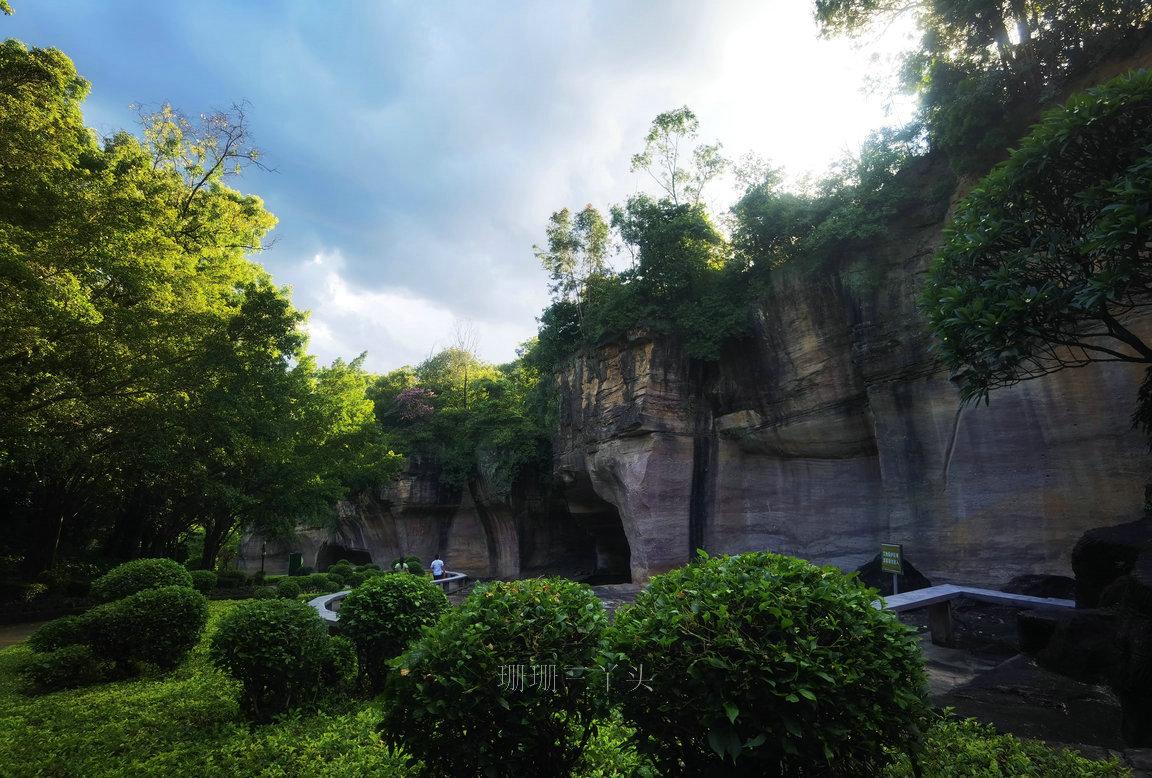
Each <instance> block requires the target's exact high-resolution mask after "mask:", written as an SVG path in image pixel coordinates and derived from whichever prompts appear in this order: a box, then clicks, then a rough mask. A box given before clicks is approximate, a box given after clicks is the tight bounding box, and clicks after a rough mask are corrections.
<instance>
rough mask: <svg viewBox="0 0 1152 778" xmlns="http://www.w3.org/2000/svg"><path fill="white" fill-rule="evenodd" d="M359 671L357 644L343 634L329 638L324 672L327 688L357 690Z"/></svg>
mask: <svg viewBox="0 0 1152 778" xmlns="http://www.w3.org/2000/svg"><path fill="white" fill-rule="evenodd" d="M358 671H359V664H358V663H357V660H356V646H355V645H354V644H353V643H352V641H351V640H349V639H348V638H346V637H344V636H343V635H333V636H332V637H331V638H329V640H328V657H327V658H326V659H325V661H324V673H323V680H324V686H325V688H328V689H331V690H333V691H347V692H350V691H353V690H355V688H356V678H357V675H358Z"/></svg>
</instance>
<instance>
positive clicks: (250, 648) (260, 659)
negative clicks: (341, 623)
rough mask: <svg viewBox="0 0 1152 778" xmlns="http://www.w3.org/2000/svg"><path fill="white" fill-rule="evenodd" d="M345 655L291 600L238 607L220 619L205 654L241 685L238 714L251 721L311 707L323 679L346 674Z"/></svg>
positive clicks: (307, 609) (300, 605) (306, 609)
mask: <svg viewBox="0 0 1152 778" xmlns="http://www.w3.org/2000/svg"><path fill="white" fill-rule="evenodd" d="M344 653H346V649H345V650H343V651H342V649H341V647H340V646H339V645H336V646H333V645H332V644H331V642H330V641H329V638H328V628H327V626H326V625H325V624H324V622H323V621H322V620H321V619H320V617H319V615H318V614H317V613H316V611H315V610H314V609H313V608H310V607H308V606H307V605H306V604H304V603H302V602H296V601H293V600H263V601H253V600H250V601H247V602H244V603H241V604H240V605H239V606H238V607H237V608H235V609H234V610H233V611H231V612H230V613H228V614H226V615H225V616H224V617H223V618H221V619H220V623H219V625H218V626H217V627H216V631H215V632H214V633H213V635H212V639H211V644H210V649H209V655H210V657H211V660H212V662H213V663H214V664H215V665H216V666H217V667H219V668H220V669H222V670H224V671H225V672H227V673H229V674H231V675H232V676H233V677H234V678H236V679H237V680H238V681H240V683H241V684H242V685H243V692H242V695H241V708H242V709H243V710H244V712H245V714H246V715H247V716H248V717H249V718H252V719H254V720H256V721H269V720H271V719H272V718H274V717H276V716H278V715H280V714H282V713H285V712H286V711H289V710H291V709H293V708H300V707H307V706H311V705H312V704H314V703H315V702H316V700H317V699H318V697H319V696H320V694H321V692H322V691H323V688H324V680H325V676H326V675H327V676H328V677H329V678H332V677H337V678H339V677H344V676H345V675H346V674H347V669H346V667H345V666H343V665H342V664H341V663H342V662H345V663H346V657H343V654H344Z"/></svg>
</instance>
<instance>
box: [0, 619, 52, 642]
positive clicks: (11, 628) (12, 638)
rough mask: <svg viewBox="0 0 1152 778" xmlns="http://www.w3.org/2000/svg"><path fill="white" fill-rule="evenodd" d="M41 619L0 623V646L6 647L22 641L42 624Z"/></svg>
mask: <svg viewBox="0 0 1152 778" xmlns="http://www.w3.org/2000/svg"><path fill="white" fill-rule="evenodd" d="M43 623H44V622H43V621H32V622H28V623H27V624H0V648H8V646H14V645H16V644H17V643H21V642H23V641H24V638H26V637H28V636H29V635H31V634H32V633H33V632H35V631H36V629H37V628H38V627H39V626H40V625H41V624H43Z"/></svg>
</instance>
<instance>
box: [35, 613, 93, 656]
mask: <svg viewBox="0 0 1152 778" xmlns="http://www.w3.org/2000/svg"><path fill="white" fill-rule="evenodd" d="M86 624H87V622H86V620H85V619H84V617H82V616H62V617H60V618H58V619H53V620H52V621H49V622H48V623H47V624H43V625H41V626H40V627H39V628H37V630H36V631H35V632H33V633H32V634H31V635H29V636H28V647H29V648H31V649H32V650H33V651H40V652H48V651H55V650H56V649H58V648H63V647H64V646H74V645H77V644H79V643H83V642H85V638H86V637H87V634H88V632H87V626H86Z"/></svg>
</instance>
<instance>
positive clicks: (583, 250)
mask: <svg viewBox="0 0 1152 778" xmlns="http://www.w3.org/2000/svg"><path fill="white" fill-rule="evenodd" d="M609 233H610V229H609V226H608V223H607V222H606V221H605V220H604V217H603V216H602V215H601V214H600V212H599V211H598V210H596V209H595V208H594V207H593V206H592V205H591V204H589V205H586V206H584V209H583V210H582V211H580V212H579V213H578V214H576V217H575V219H573V218H572V212H571V211H569V210H568V209H567V208H562V209H560V210H559V211H556V212H555V213H553V214H552V216H551V217H549V219H548V227H547V229H546V235H547V237H548V247H547V248H541V247H540V246H533V247H532V249H533V251H534V252H535V254H536V258H537V259H538V260H540V264H541V265H543V266H544V269H545V270H547V271H548V278H549V287H548V291H549V292H551V294H552V299H553V300H571V301H578V300H580V298H581V297H582V296H583V290H584V286H585V284H587V283H588V279H589V278H590V277H591V276H594V275H603V274H604V273H606V272H608V266H607V259H608V243H609Z"/></svg>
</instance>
